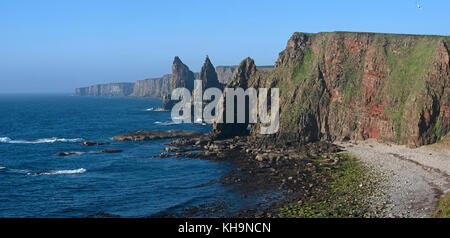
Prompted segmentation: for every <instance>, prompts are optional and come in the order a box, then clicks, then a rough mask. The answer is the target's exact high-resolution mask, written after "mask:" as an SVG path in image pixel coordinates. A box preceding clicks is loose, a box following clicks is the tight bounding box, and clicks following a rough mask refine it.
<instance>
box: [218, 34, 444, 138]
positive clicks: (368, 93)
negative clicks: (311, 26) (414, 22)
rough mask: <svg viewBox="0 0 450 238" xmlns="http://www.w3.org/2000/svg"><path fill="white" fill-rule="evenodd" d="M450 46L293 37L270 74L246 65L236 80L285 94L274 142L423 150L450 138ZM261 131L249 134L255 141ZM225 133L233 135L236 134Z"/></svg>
mask: <svg viewBox="0 0 450 238" xmlns="http://www.w3.org/2000/svg"><path fill="white" fill-rule="evenodd" d="M449 41H450V37H445V36H420V35H392V34H371V33H348V32H331V33H319V34H304V33H295V34H294V35H293V36H292V37H291V39H290V40H289V41H288V43H287V46H286V49H285V50H284V51H282V52H281V53H280V54H279V58H278V60H277V62H276V65H275V68H274V69H273V70H272V71H270V72H264V71H261V70H256V71H255V70H254V67H253V66H252V65H249V64H254V63H253V61H252V60H248V59H247V60H246V61H245V62H243V63H242V64H241V65H242V66H241V71H243V72H241V73H240V74H241V77H234V80H237V81H236V82H237V83H240V84H242V82H244V81H245V84H246V85H248V86H249V87H254V88H260V87H278V88H279V89H280V107H281V108H280V129H279V131H278V132H277V133H276V134H275V135H272V136H269V137H266V138H267V139H269V140H274V141H285V140H294V141H303V142H310V141H316V140H331V141H332V140H346V139H368V138H377V139H380V140H385V141H393V142H396V143H400V144H408V145H410V146H420V145H423V144H430V143H434V142H436V141H438V140H439V139H440V138H442V137H444V136H446V135H448V133H449V132H450V79H449V72H450V67H449V55H450V53H449V48H448V46H449ZM244 66H245V67H244ZM249 70H250V71H249ZM259 126H260V125H258V124H257V125H254V126H253V127H252V132H251V133H252V135H253V136H259V134H258V133H259V130H258V127H259ZM220 129H221V130H220V132H222V133H230V134H231V135H233V132H232V130H233V129H234V128H233V127H229V128H227V127H225V128H220ZM238 134H239V133H238Z"/></svg>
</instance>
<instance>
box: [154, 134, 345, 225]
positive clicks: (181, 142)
mask: <svg viewBox="0 0 450 238" xmlns="http://www.w3.org/2000/svg"><path fill="white" fill-rule="evenodd" d="M168 145H169V147H167V148H166V149H165V152H163V153H161V154H159V155H156V156H153V157H161V158H165V157H185V158H195V159H203V160H211V161H216V162H228V163H230V164H232V166H233V168H234V169H232V170H231V171H230V172H229V174H227V175H226V176H224V177H222V178H221V179H220V181H219V182H220V183H221V184H223V185H224V186H232V187H233V188H235V189H237V190H238V191H239V192H240V193H241V196H242V198H246V197H247V196H250V195H252V194H253V195H254V194H258V195H257V196H267V197H270V199H266V200H265V201H263V202H259V203H257V204H254V206H253V207H248V208H244V209H240V210H238V211H235V212H233V213H231V214H230V213H227V210H228V209H229V208H230V206H232V205H230V204H229V203H233V202H227V201H215V202H213V203H205V204H200V205H198V206H194V207H188V208H185V209H183V210H182V211H181V212H174V213H160V214H157V215H155V216H153V217H216V216H217V214H225V215H223V216H225V217H251V218H260V217H282V216H283V214H282V213H281V208H282V207H286V206H288V205H290V204H302V203H308V202H310V201H311V199H313V200H314V199H315V198H314V196H315V194H318V193H322V194H325V193H326V191H327V190H328V189H329V188H328V182H329V181H331V180H332V178H331V177H330V176H329V175H328V174H327V172H325V171H331V170H334V168H335V167H337V166H339V165H340V164H341V163H343V162H345V161H346V158H345V157H343V156H340V155H339V154H338V153H339V152H342V149H341V148H340V147H339V146H336V145H334V144H331V143H328V142H314V143H308V144H300V143H296V142H286V143H282V144H272V143H268V142H266V141H264V140H256V139H255V138H252V137H248V136H243V137H234V138H229V139H223V140H215V139H213V138H212V137H211V136H210V135H203V136H199V137H193V138H181V139H177V140H174V141H172V142H170V143H169V144H168ZM275 194H277V195H275ZM349 209H351V208H349ZM219 217H220V216H219Z"/></svg>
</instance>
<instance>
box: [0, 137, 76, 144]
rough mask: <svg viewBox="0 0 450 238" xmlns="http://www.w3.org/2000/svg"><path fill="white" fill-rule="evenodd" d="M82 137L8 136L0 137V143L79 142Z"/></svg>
mask: <svg viewBox="0 0 450 238" xmlns="http://www.w3.org/2000/svg"><path fill="white" fill-rule="evenodd" d="M81 141H83V138H74V139H66V138H57V137H51V138H42V139H37V140H13V139H11V138H9V137H0V143H9V144H42V143H55V142H81Z"/></svg>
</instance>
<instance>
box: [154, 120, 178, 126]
mask: <svg viewBox="0 0 450 238" xmlns="http://www.w3.org/2000/svg"><path fill="white" fill-rule="evenodd" d="M155 124H158V125H162V126H170V125H177V124H181V123H179V122H174V121H165V122H161V121H155Z"/></svg>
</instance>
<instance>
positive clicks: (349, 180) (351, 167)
mask: <svg viewBox="0 0 450 238" xmlns="http://www.w3.org/2000/svg"><path fill="white" fill-rule="evenodd" d="M337 156H339V158H340V161H341V162H339V163H338V164H337V165H332V164H327V162H326V160H325V159H323V158H321V159H316V160H314V163H316V164H321V166H322V168H323V170H322V171H321V173H323V174H324V175H325V176H326V177H328V178H329V180H330V181H329V182H327V184H326V187H327V189H326V190H321V191H316V192H313V194H312V197H314V198H315V199H314V200H313V201H311V200H307V199H306V201H304V202H303V203H301V204H298V203H295V204H290V205H287V206H285V207H282V208H280V216H281V217H288V218H296V217H306V218H319V217H364V216H365V215H366V212H367V211H368V209H369V207H368V205H367V204H366V203H365V202H364V200H365V198H366V197H367V196H368V195H369V194H371V192H372V189H373V188H372V187H371V186H368V184H369V183H368V181H369V179H370V178H369V177H368V174H369V173H368V171H367V168H365V167H364V166H362V165H361V164H360V162H358V161H357V160H356V159H355V158H353V157H352V156H350V155H348V154H339V155H337ZM326 168H327V169H326Z"/></svg>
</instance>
